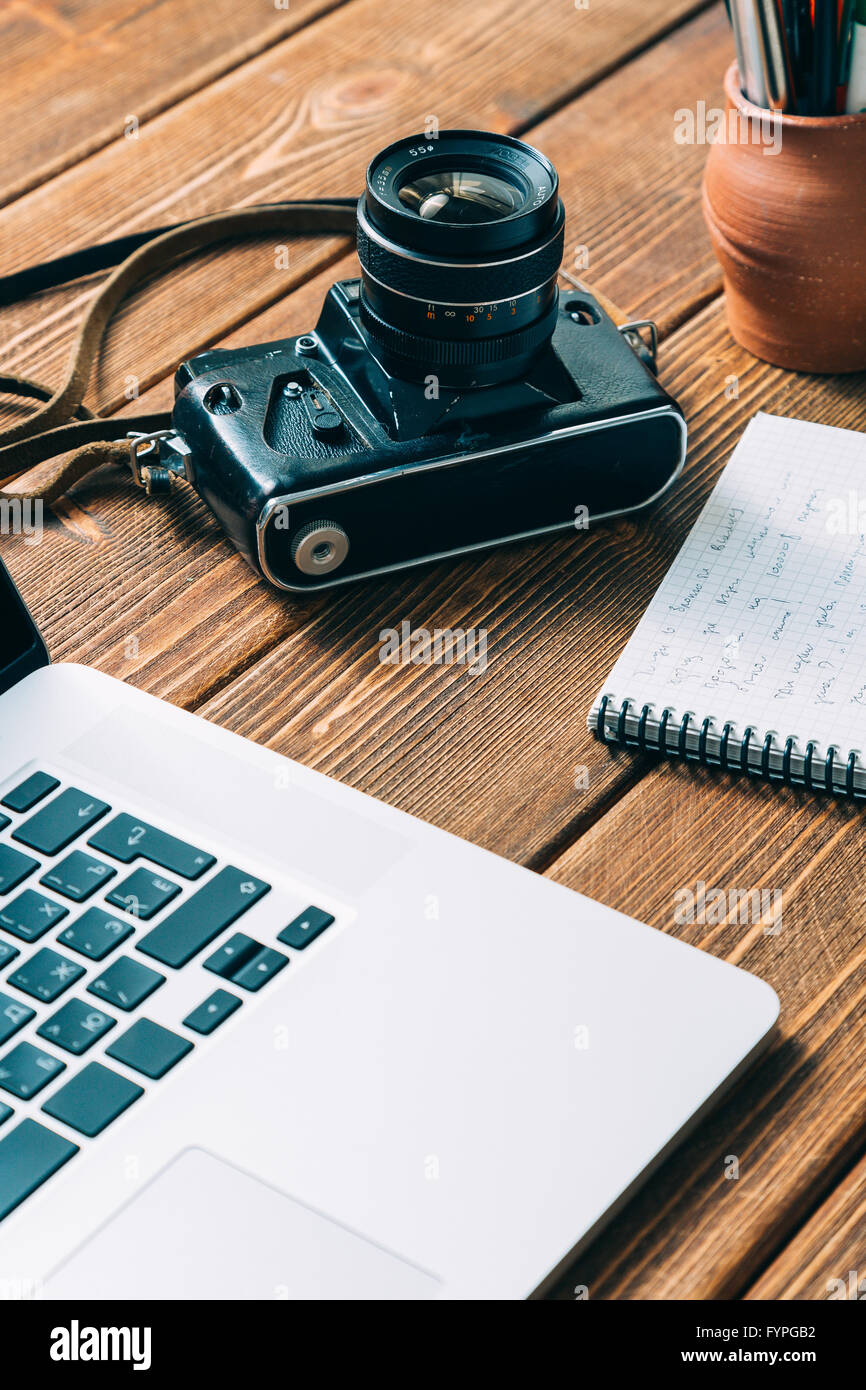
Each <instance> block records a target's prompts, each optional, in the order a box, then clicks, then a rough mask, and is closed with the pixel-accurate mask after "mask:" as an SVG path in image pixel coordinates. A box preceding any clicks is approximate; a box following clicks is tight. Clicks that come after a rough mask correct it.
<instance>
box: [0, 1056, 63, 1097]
mask: <svg viewBox="0 0 866 1390" xmlns="http://www.w3.org/2000/svg"><path fill="white" fill-rule="evenodd" d="M65 1070H66V1063H65V1062H61V1061H60V1058H59V1057H51V1056H50V1055H49V1054H48V1053H47V1052H43V1051H42V1049H41V1048H40V1047H34V1046H33V1044H32V1043H28V1042H22V1043H19V1044H18V1046H17V1047H13V1049H12V1051H11V1052H7V1054H6V1056H5V1057H0V1086H2V1087H3V1090H4V1091H9V1092H10V1093H11V1094H12V1095H13V1096H18V1098H19V1100H29V1099H30V1097H31V1096H35V1095H36V1094H37V1093H38V1092H39V1091H41V1090H42V1087H43V1086H47V1085H48V1083H49V1081H53V1080H54V1078H55V1076H59V1075H60V1073H61V1072H62V1071H65Z"/></svg>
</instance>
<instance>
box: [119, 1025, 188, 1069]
mask: <svg viewBox="0 0 866 1390" xmlns="http://www.w3.org/2000/svg"><path fill="white" fill-rule="evenodd" d="M192 1046H193V1045H192V1043H191V1042H189V1041H188V1040H187V1039H186V1038H179V1037H178V1036H177V1034H176V1033H170V1032H169V1031H168V1029H167V1028H161V1027H160V1025H159V1024H158V1023H152V1022H151V1020H150V1019H149V1018H139V1019H138V1020H137V1021H136V1022H135V1023H133V1025H132V1027H131V1028H128V1029H127V1031H126V1032H125V1033H124V1034H123V1035H122V1036H121V1037H119V1038H117V1040H116V1041H115V1042H113V1043H112V1044H111V1047H107V1048H106V1049H105V1055H106V1057H113V1058H114V1060H115V1061H116V1062H123V1064H124V1066H127V1067H132V1070H133V1071H140V1072H141V1074H142V1076H149V1077H151V1078H152V1079H153V1080H154V1081H158V1080H159V1078H160V1077H161V1076H165V1074H166V1072H167V1071H170V1070H171V1068H172V1067H173V1066H176V1065H177V1063H178V1062H179V1061H180V1059H181V1057H185V1056H186V1054H187V1053H188V1052H192Z"/></svg>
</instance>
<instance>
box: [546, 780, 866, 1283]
mask: <svg viewBox="0 0 866 1390" xmlns="http://www.w3.org/2000/svg"><path fill="white" fill-rule="evenodd" d="M864 867H866V856H864V841H863V811H862V807H860V806H856V807H855V806H853V805H850V804H845V803H844V802H838V801H835V802H831V801H827V800H825V799H822V798H818V797H816V796H811V795H809V794H807V793H805V792H799V791H786V790H784V789H779V788H776V787H770V786H768V785H766V784H763V783H757V782H744V781H743V780H742V779H735V778H733V777H727V776H725V775H723V774H720V773H718V772H711V771H707V770H705V769H701V768H693V767H685V766H683V765H681V764H678V763H676V761H675V760H674V761H672V762H671V763H668V764H665V765H661V766H659V767H657V768H655V769H654V770H653V771H652V772H651V773H650V774H649V775H648V776H646V777H644V778H643V779H642V781H641V782H640V783H639V784H638V786H637V787H635V788H634V789H633V790H631V791H630V792H629V793H628V794H627V795H626V796H625V797H624V798H623V799H622V800H621V801H620V802H619V803H618V804H617V805H616V806H615V807H614V808H613V809H612V810H610V811H609V812H608V814H607V815H605V816H604V817H603V818H602V819H601V820H600V821H599V823H598V824H597V825H596V826H594V827H593V829H592V830H591V831H590V832H589V833H588V834H587V835H585V836H584V837H583V838H582V839H581V840H580V841H579V842H578V843H577V844H575V845H574V846H573V847H572V848H571V849H570V850H568V851H567V852H566V853H565V854H564V855H562V856H561V858H560V859H559V860H558V861H557V862H556V864H555V865H553V866H552V869H551V876H552V877H554V878H555V879H556V880H557V881H559V882H562V883H566V884H568V885H569V886H570V887H573V888H576V889H578V890H580V891H581V892H585V893H587V894H588V895H589V896H590V897H594V898H597V899H600V900H601V901H603V902H605V903H608V904H610V905H611V906H614V907H616V908H619V909H621V910H622V911H624V912H628V913H631V914H633V915H634V916H636V917H638V918H640V919H641V920H643V921H646V922H649V923H651V924H652V925H653V926H655V927H658V928H660V929H662V930H664V931H667V932H671V933H673V934H675V935H677V936H679V937H681V938H682V939H683V940H686V941H689V942H691V943H692V944H693V945H696V946H700V947H702V948H703V949H705V950H710V951H712V952H713V953H714V954H716V955H719V956H721V957H723V958H725V959H727V960H729V961H731V962H732V963H733V964H735V965H740V966H743V967H744V968H745V969H747V970H751V971H752V972H753V973H755V974H756V975H758V976H760V977H762V978H763V979H765V980H767V981H768V982H769V983H770V984H771V985H772V986H773V987H774V988H775V989H776V991H777V993H778V995H779V997H780V1000H781V1019H780V1026H779V1035H778V1039H777V1041H776V1042H775V1044H774V1045H773V1047H772V1050H771V1051H770V1052H769V1053H768V1054H767V1055H766V1056H765V1058H764V1059H763V1060H762V1061H761V1062H760V1063H759V1064H758V1065H757V1066H756V1067H755V1068H754V1069H753V1070H752V1071H751V1072H750V1073H749V1075H748V1077H747V1078H746V1079H745V1080H744V1082H743V1083H742V1084H741V1085H739V1086H738V1087H737V1088H736V1089H735V1090H734V1091H733V1092H732V1093H731V1095H730V1097H729V1099H727V1100H726V1101H725V1103H724V1104H723V1105H722V1106H721V1107H720V1108H719V1109H718V1110H717V1111H716V1112H715V1113H714V1115H713V1116H712V1118H710V1119H709V1120H708V1121H707V1122H705V1123H704V1124H702V1125H701V1126H700V1128H699V1129H698V1130H697V1132H696V1133H695V1134H694V1135H693V1136H692V1137H691V1138H689V1139H688V1140H687V1141H686V1142H685V1143H684V1144H683V1145H682V1147H681V1148H680V1149H679V1150H678V1152H677V1153H676V1154H675V1155H674V1156H673V1157H672V1158H671V1159H670V1160H669V1162H667V1163H666V1164H665V1166H664V1167H663V1169H662V1170H661V1171H660V1172H659V1173H658V1174H656V1175H655V1176H654V1177H653V1178H652V1179H651V1181H650V1183H649V1185H648V1186H647V1187H646V1188H645V1189H644V1191H643V1192H642V1193H641V1194H640V1195H639V1196H637V1197H636V1198H635V1200H634V1201H633V1202H632V1203H630V1204H629V1206H628V1208H627V1209H626V1210H625V1211H624V1212H623V1213H622V1214H621V1216H620V1217H619V1218H618V1219H617V1220H616V1221H615V1223H614V1224H613V1226H612V1227H611V1228H610V1229H609V1231H608V1232H607V1233H606V1234H604V1235H603V1236H602V1237H601V1238H600V1239H599V1240H598V1241H597V1242H596V1243H595V1245H594V1246H593V1247H592V1249H591V1250H589V1251H588V1252H587V1253H586V1254H585V1256H584V1257H583V1258H582V1259H580V1260H579V1261H578V1262H577V1264H576V1266H575V1268H574V1269H573V1270H572V1271H570V1273H569V1275H568V1277H567V1278H566V1279H564V1280H563V1281H562V1284H561V1286H560V1289H559V1293H560V1296H562V1297H570V1296H571V1290H573V1288H574V1286H575V1285H576V1284H578V1283H579V1284H586V1285H587V1286H588V1288H589V1291H590V1297H592V1298H641V1299H646V1298H665V1299H667V1298H688V1299H706V1298H729V1297H734V1296H736V1295H738V1294H740V1293H742V1292H743V1291H744V1289H745V1288H746V1287H747V1286H748V1285H749V1283H750V1282H751V1281H752V1279H754V1278H755V1277H756V1275H757V1274H758V1273H759V1271H760V1270H761V1268H762V1267H763V1266H764V1265H765V1264H766V1263H767V1262H768V1261H769V1260H770V1258H771V1257H772V1256H773V1255H774V1254H775V1253H776V1252H777V1251H778V1249H779V1247H780V1245H782V1243H783V1242H784V1241H785V1239H786V1238H787V1237H788V1236H789V1235H790V1234H791V1232H792V1231H793V1230H795V1229H796V1227H797V1226H798V1225H799V1224H800V1221H801V1219H802V1213H803V1212H804V1211H809V1210H811V1209H812V1208H813V1207H814V1206H815V1205H816V1204H817V1203H819V1202H820V1201H821V1200H822V1199H823V1198H824V1197H825V1196H828V1195H829V1194H831V1193H832V1191H833V1187H834V1184H835V1182H836V1181H837V1180H838V1178H839V1176H840V1175H841V1174H842V1173H843V1172H844V1171H845V1169H846V1168H847V1166H848V1165H849V1164H850V1163H851V1161H852V1160H853V1159H854V1158H855V1157H856V1156H857V1155H858V1154H859V1153H861V1152H862V1150H863V1145H864V1139H866V1114H864V1108H863V1092H862V1077H863V1072H864V1067H866V1033H864V1029H863V1017H864V1006H866V905H864V901H863V872H864ZM699 881H702V882H703V883H704V884H706V885H707V891H708V890H709V889H710V888H720V889H721V890H722V891H723V892H725V893H728V892H729V891H730V890H731V889H732V888H736V889H740V890H751V889H753V888H768V889H770V890H772V891H774V892H777V893H779V894H781V899H780V900H778V899H777V900H776V901H777V902H779V901H780V902H781V928H780V930H779V931H778V933H777V934H774V933H773V932H771V931H767V930H765V925H769V924H764V925H762V923H760V922H754V921H749V922H748V923H740V922H739V921H738V920H737V917H738V913H736V912H731V913H728V914H727V915H726V916H725V918H724V920H723V921H721V922H720V923H719V924H717V925H715V924H713V925H711V924H706V923H702V922H695V923H692V924H684V925H679V924H677V922H676V920H675V916H674V914H675V907H676V904H677V901H681V900H677V899H676V896H675V895H676V894H677V893H678V892H679V891H680V890H682V889H686V888H688V889H690V890H691V891H693V892H695V891H696V890H697V884H698V882H699ZM648 987H651V985H648ZM650 1043H651V1040H650ZM684 1045H687V1040H684ZM734 1160H736V1162H737V1164H738V1165H739V1169H738V1176H737V1175H736V1173H735V1170H734V1168H733V1162H734Z"/></svg>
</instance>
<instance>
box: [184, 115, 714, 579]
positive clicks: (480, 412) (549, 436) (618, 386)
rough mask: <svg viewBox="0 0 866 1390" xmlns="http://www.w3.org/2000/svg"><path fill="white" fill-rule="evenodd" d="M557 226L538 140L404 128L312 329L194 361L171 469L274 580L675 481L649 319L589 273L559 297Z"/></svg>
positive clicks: (596, 505)
mask: <svg viewBox="0 0 866 1390" xmlns="http://www.w3.org/2000/svg"><path fill="white" fill-rule="evenodd" d="M564 223H565V212H564V208H563V205H562V200H561V199H560V197H559V184H558V178H557V174H556V170H555V169H554V167H553V165H552V164H551V163H550V161H549V160H547V159H546V158H545V156H544V155H542V154H541V153H539V151H538V150H534V149H533V148H532V147H531V146H529V145H526V144H524V143H523V142H521V141H519V140H515V139H512V138H511V137H509V136H503V135H492V134H486V133H484V132H480V131H468V130H455V131H443V132H441V133H440V134H439V135H438V136H437V137H436V139H435V140H433V139H425V138H424V137H421V136H413V137H409V138H407V139H403V140H398V141H396V142H395V143H394V144H393V145H389V146H388V147H387V149H385V150H383V151H382V152H381V153H380V154H379V155H378V156H377V157H376V158H375V159H374V160H373V161H372V163H371V164H370V166H369V168H368V170H367V177H366V183H365V189H364V192H363V194H362V195H361V198H360V199H359V202H358V205H357V245H358V257H359V260H360V263H361V278H360V279H359V280H344V281H342V282H341V283H340V284H337V285H334V286H333V287H332V289H331V290H330V291H329V292H328V294H327V296H326V298H325V303H324V306H323V309H322V312H321V316H320V318H319V321H318V323H317V325H316V328H315V330H314V331H313V332H311V333H304V334H301V335H300V336H298V337H295V338H287V339H285V340H284V341H281V342H276V343H268V344H264V345H260V346H256V347H249V348H241V349H238V350H235V351H213V352H205V353H202V354H200V355H199V356H197V357H194V358H193V359H191V360H190V361H189V362H185V363H183V365H182V366H181V367H180V369H179V371H178V373H177V376H176V380H175V389H176V400H175V408H174V414H173V425H174V429H175V431H176V434H177V436H179V438H180V441H181V447H182V448H183V450H184V457H183V462H182V469H181V468H178V469H177V470H176V471H183V473H184V474H185V476H186V477H187V478H188V480H189V481H190V482H192V484H193V486H194V487H195V488H196V489H197V491H198V492H199V493H200V495H201V496H202V497H203V498H204V500H205V501H206V502H207V504H208V505H209V506H210V507H211V509H212V510H213V512H214V513H215V514H216V516H217V517H218V519H219V520H220V522H221V523H222V525H223V527H224V528H225V530H226V531H227V532H228V534H229V536H230V537H231V539H232V540H233V541H234V543H235V545H236V546H237V547H238V548H239V549H240V550H241V552H242V553H243V554H244V555H245V556H246V557H247V559H248V560H249V561H250V563H251V564H252V565H253V566H254V567H255V568H256V569H257V570H259V572H260V573H261V574H262V575H263V576H264V577H265V578H266V579H268V580H269V581H270V582H271V583H272V584H274V585H276V586H277V587H278V588H280V589H289V590H293V591H307V590H310V589H320V588H326V587H330V586H332V585H335V584H343V583H347V582H349V581H350V580H354V579H359V578H362V577H364V576H369V575H374V574H382V573H385V572H387V571H389V570H396V569H402V568H404V567H406V566H408V565H416V564H420V563H422V562H424V561H427V560H433V559H438V558H441V557H443V556H447V555H455V554H461V553H464V552H467V551H473V550H481V549H483V548H485V547H488V546H492V545H497V544H499V543H500V542H502V541H509V540H518V539H522V538H524V537H528V536H536V535H542V534H546V533H553V532H556V531H568V530H569V529H574V528H575V527H577V528H578V529H584V528H585V527H586V526H587V525H589V524H591V523H592V522H594V521H597V520H599V519H601V518H602V517H606V516H612V515H616V514H621V513H624V512H631V511H635V510H636V509H638V508H640V507H645V506H646V505H648V504H649V503H650V502H652V501H653V500H654V499H655V498H656V497H658V496H659V495H660V494H661V493H662V492H663V491H664V490H665V488H666V487H668V486H669V484H670V483H671V482H672V480H673V479H674V478H675V477H676V475H677V473H678V472H679V470H680V468H681V467H682V463H683V459H684V456H685V434H686V430H685V422H684V420H683V417H682V413H681V411H680V409H679V407H678V406H677V405H676V403H675V402H674V401H673V400H672V399H671V398H670V397H669V396H668V395H667V393H666V392H665V391H664V390H663V389H662V388H661V386H660V385H659V383H658V381H657V380H656V377H655V374H654V371H653V370H652V367H653V366H654V361H653V358H654V352H653V353H650V352H649V351H648V350H647V348H646V345H645V344H644V342H643V340H642V339H641V338H640V336H639V335H638V333H637V332H636V331H627V330H623V331H621V330H620V329H619V328H618V327H617V326H616V324H615V323H613V321H612V320H611V319H610V317H609V316H608V315H607V313H606V312H605V311H604V308H603V307H602V305H601V304H600V303H599V302H598V301H597V300H596V299H595V298H594V297H593V296H592V295H591V294H590V293H589V292H588V291H586V290H585V289H584V288H582V287H580V286H579V285H578V286H577V288H574V289H571V288H569V289H566V290H564V291H563V293H562V294H560V292H559V289H558V285H557V281H558V277H559V273H560V266H561V263H562V253H563V244H564ZM164 452H166V453H170V452H171V446H169V445H168V444H166V448H165V450H164ZM169 467H171V463H169Z"/></svg>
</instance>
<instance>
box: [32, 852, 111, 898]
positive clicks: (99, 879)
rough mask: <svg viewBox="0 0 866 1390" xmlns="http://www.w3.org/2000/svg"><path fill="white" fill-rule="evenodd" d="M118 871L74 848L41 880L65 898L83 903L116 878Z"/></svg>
mask: <svg viewBox="0 0 866 1390" xmlns="http://www.w3.org/2000/svg"><path fill="white" fill-rule="evenodd" d="M116 872H117V870H116V869H112V868H109V866H108V864H103V863H101V862H100V860H98V859H94V858H93V857H92V856H91V855H89V854H85V853H84V852H83V850H80V849H74V850H73V851H72V853H71V854H69V855H67V856H66V858H65V859H63V860H61V862H60V863H59V864H56V865H55V866H54V867H53V868H52V869H50V870H49V871H48V873H47V874H45V875H44V876H43V877H42V878H41V879H40V880H39V882H40V883H44V884H45V887H46V888H53V889H54V891H55V893H60V894H62V896H63V897H64V898H71V899H72V901H73V902H74V903H83V902H84V900H85V899H86V898H90V897H92V896H93V894H94V893H95V892H96V891H97V889H98V888H101V887H102V886H103V884H105V883H108V881H109V879H112V878H114V875H115V873H116Z"/></svg>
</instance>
